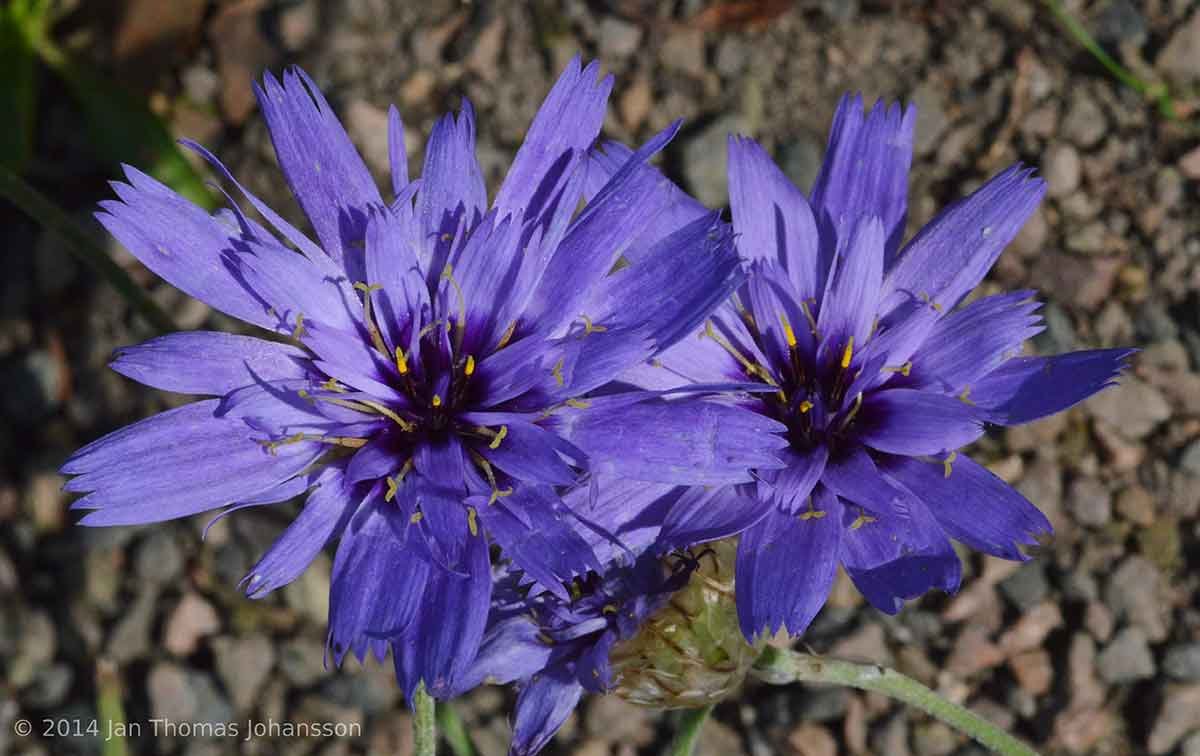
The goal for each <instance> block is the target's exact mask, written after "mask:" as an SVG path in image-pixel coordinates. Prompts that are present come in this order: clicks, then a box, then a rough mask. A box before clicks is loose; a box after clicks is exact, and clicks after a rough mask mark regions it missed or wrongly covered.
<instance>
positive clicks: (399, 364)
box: [396, 347, 408, 375]
mask: <svg viewBox="0 0 1200 756" xmlns="http://www.w3.org/2000/svg"><path fill="white" fill-rule="evenodd" d="M396 369H397V370H399V371H400V375H408V358H407V357H405V356H404V350H403V349H401V348H400V347H396Z"/></svg>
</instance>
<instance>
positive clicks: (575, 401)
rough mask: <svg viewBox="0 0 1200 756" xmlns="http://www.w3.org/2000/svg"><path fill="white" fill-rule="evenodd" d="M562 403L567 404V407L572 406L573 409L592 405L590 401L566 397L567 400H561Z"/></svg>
mask: <svg viewBox="0 0 1200 756" xmlns="http://www.w3.org/2000/svg"><path fill="white" fill-rule="evenodd" d="M563 404H565V405H567V406H568V407H574V408H575V409H587V408H588V407H591V406H592V403H591V402H589V401H586V400H584V399H568V400H567V401H565V402H563Z"/></svg>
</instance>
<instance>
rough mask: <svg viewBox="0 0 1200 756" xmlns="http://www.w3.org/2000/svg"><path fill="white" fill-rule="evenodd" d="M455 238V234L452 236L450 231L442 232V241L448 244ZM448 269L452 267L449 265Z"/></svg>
mask: <svg viewBox="0 0 1200 756" xmlns="http://www.w3.org/2000/svg"><path fill="white" fill-rule="evenodd" d="M453 238H454V235H453V234H451V233H450V232H449V231H443V232H442V241H444V242H448V241H450V240H451V239H453ZM446 267H447V268H449V267H450V266H449V265H447V266H446Z"/></svg>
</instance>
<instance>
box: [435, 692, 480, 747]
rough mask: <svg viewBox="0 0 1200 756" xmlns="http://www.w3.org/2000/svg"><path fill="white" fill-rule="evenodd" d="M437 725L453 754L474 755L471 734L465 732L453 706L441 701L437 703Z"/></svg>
mask: <svg viewBox="0 0 1200 756" xmlns="http://www.w3.org/2000/svg"><path fill="white" fill-rule="evenodd" d="M437 726H438V729H440V730H441V731H442V737H443V738H445V739H446V745H448V746H450V753H452V754H454V756H475V746H474V745H473V744H472V743H471V734H470V733H469V732H467V728H466V726H465V725H464V724H463V721H462V717H460V716H458V712H457V711H455V710H454V706H453V705H452V704H450V703H449V702H445V701H443V702H442V703H439V704H438V705H437Z"/></svg>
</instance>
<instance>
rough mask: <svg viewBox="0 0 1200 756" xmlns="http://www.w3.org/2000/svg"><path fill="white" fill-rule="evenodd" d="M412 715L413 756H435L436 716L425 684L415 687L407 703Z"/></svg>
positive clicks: (431, 697)
mask: <svg viewBox="0 0 1200 756" xmlns="http://www.w3.org/2000/svg"><path fill="white" fill-rule="evenodd" d="M408 704H409V706H410V707H411V708H412V713H413V756H436V754H437V715H436V714H435V712H434V709H435V708H436V707H435V705H434V702H433V696H431V695H429V693H427V692H426V691H425V683H421V684H420V685H418V686H417V690H416V692H415V693H414V694H413V698H412V700H411V701H409V702H408Z"/></svg>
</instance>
